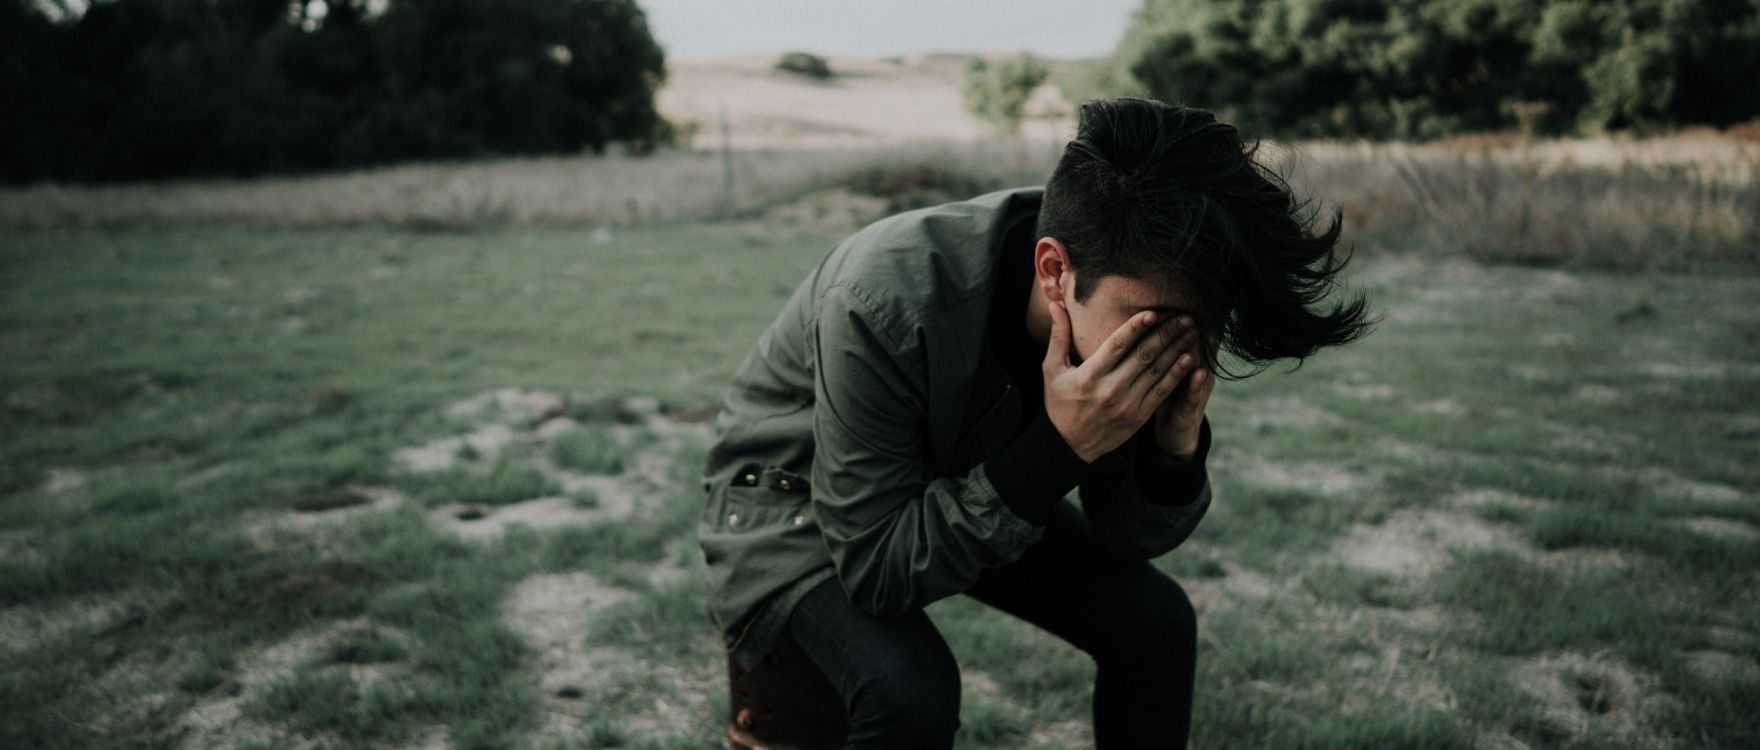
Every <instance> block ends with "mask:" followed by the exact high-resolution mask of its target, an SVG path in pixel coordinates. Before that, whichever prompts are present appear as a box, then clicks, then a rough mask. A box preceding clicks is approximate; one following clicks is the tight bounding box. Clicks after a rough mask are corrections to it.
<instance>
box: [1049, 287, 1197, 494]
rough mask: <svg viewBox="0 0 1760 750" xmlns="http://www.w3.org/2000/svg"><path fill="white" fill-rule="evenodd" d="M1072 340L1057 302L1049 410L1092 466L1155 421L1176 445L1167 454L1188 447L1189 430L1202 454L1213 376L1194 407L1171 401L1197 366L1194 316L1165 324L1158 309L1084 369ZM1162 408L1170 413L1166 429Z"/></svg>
mask: <svg viewBox="0 0 1760 750" xmlns="http://www.w3.org/2000/svg"><path fill="white" fill-rule="evenodd" d="M1070 335H1071V334H1070V323H1069V311H1068V310H1066V309H1064V306H1063V304H1062V303H1060V302H1053V303H1051V342H1050V345H1049V346H1048V347H1047V348H1046V350H1045V362H1044V365H1043V371H1044V375H1045V413H1046V415H1047V416H1048V417H1050V419H1051V424H1052V425H1053V426H1055V427H1057V432H1058V434H1060V435H1062V436H1063V439H1064V442H1066V443H1069V447H1070V449H1072V450H1074V451H1075V452H1076V455H1077V456H1080V457H1081V459H1082V460H1083V461H1087V462H1089V463H1093V461H1094V460H1095V459H1097V458H1099V457H1101V456H1103V455H1106V454H1107V453H1109V452H1111V451H1112V450H1113V449H1115V448H1117V447H1118V446H1120V445H1123V444H1124V442H1125V441H1126V440H1129V439H1130V437H1131V435H1134V434H1136V432H1137V430H1139V429H1141V428H1142V426H1143V424H1144V423H1146V422H1148V421H1149V418H1150V417H1151V416H1154V417H1156V437H1157V439H1158V440H1159V439H1162V438H1163V437H1164V436H1165V437H1166V438H1167V439H1169V440H1170V441H1173V442H1162V443H1161V445H1162V446H1163V450H1164V451H1166V450H1167V448H1168V447H1170V446H1178V447H1181V448H1183V447H1184V445H1185V443H1184V442H1180V441H1182V440H1184V438H1185V437H1186V433H1187V432H1188V431H1189V432H1190V437H1191V446H1192V448H1193V449H1194V450H1195V449H1196V447H1197V435H1198V432H1197V429H1198V428H1197V425H1198V424H1199V422H1200V420H1201V418H1202V417H1203V413H1204V410H1203V405H1204V402H1206V401H1208V399H1209V394H1210V385H1209V384H1210V381H1211V380H1213V378H1211V377H1204V378H1202V379H1201V383H1199V382H1194V384H1193V385H1194V387H1192V388H1190V389H1188V392H1189V393H1188V395H1187V396H1186V398H1185V399H1183V400H1185V401H1190V400H1191V396H1190V393H1198V394H1199V399H1198V401H1197V402H1196V405H1195V410H1194V408H1193V407H1192V406H1186V407H1180V406H1179V405H1178V404H1174V403H1173V402H1174V401H1176V399H1171V398H1169V397H1170V396H1173V395H1174V391H1175V390H1176V389H1178V388H1179V385H1180V382H1181V381H1183V380H1185V379H1186V375H1187V374H1188V373H1190V372H1191V371H1192V368H1193V367H1194V366H1195V365H1196V364H1197V360H1196V358H1194V357H1193V356H1192V354H1191V352H1189V351H1188V349H1190V348H1191V346H1192V344H1193V343H1195V342H1196V340H1197V331H1196V330H1195V329H1194V328H1193V327H1192V321H1191V319H1190V318H1188V317H1181V318H1179V319H1178V320H1175V321H1160V320H1157V318H1156V315H1155V313H1153V312H1142V313H1138V314H1136V315H1135V316H1132V317H1131V319H1130V320H1128V321H1126V322H1125V324H1124V325H1121V326H1119V327H1118V330H1116V331H1113V332H1112V335H1111V336H1108V337H1107V338H1106V341H1104V342H1102V343H1101V344H1100V347H1099V350H1098V351H1096V352H1094V356H1093V357H1092V358H1090V359H1088V360H1087V361H1085V362H1083V363H1082V364H1081V366H1080V367H1074V366H1071V365H1070V363H1069V350H1070ZM1170 404H1171V405H1170ZM1163 411H1166V412H1167V417H1166V424H1167V427H1166V430H1165V431H1163V429H1162V426H1163V425H1162V418H1161V417H1160V413H1161V412H1163ZM1192 413H1195V414H1197V417H1196V418H1192V419H1191V420H1190V425H1189V430H1188V425H1187V424H1186V422H1187V419H1186V418H1187V417H1188V416H1189V415H1190V414H1192ZM1168 455H1169V456H1170V457H1174V456H1176V455H1177V452H1176V451H1169V452H1168ZM1186 455H1187V456H1190V455H1191V454H1190V453H1187V454H1186Z"/></svg>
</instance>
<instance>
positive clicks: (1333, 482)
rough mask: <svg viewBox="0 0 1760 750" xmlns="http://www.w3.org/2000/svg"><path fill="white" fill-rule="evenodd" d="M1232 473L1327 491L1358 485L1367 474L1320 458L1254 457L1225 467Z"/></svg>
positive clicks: (1256, 480)
mask: <svg viewBox="0 0 1760 750" xmlns="http://www.w3.org/2000/svg"><path fill="white" fill-rule="evenodd" d="M1229 471H1230V473H1231V474H1232V475H1233V476H1237V477H1240V478H1241V479H1243V480H1245V481H1248V482H1252V483H1254V484H1261V485H1270V486H1274V487H1290V488H1296V489H1303V490H1309V491H1313V492H1319V493H1322V494H1327V495H1334V494H1341V493H1346V492H1352V491H1355V490H1359V489H1362V488H1363V487H1364V486H1365V485H1367V484H1369V482H1368V480H1367V478H1365V477H1363V476H1360V475H1358V474H1355V473H1352V472H1350V471H1346V470H1344V469H1341V468H1339V467H1338V466H1337V465H1335V464H1332V463H1327V462H1321V461H1304V462H1300V463H1284V462H1278V461H1266V460H1263V459H1255V460H1251V461H1249V462H1247V463H1246V464H1245V465H1242V466H1239V467H1234V468H1231V469H1229Z"/></svg>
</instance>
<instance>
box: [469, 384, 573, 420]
mask: <svg viewBox="0 0 1760 750" xmlns="http://www.w3.org/2000/svg"><path fill="white" fill-rule="evenodd" d="M563 408H564V406H563V402H562V397H561V396H558V395H556V394H554V393H549V392H547V391H537V390H527V389H522V388H497V389H495V390H491V391H487V392H484V393H479V394H477V395H475V396H471V397H469V398H465V399H460V400H458V401H454V402H452V403H451V404H449V405H447V407H446V414H447V416H451V417H456V418H458V419H465V420H470V421H473V422H485V421H495V422H500V423H502V424H512V423H524V424H530V423H532V422H535V421H538V419H539V417H540V416H553V415H556V414H561V413H562V410H563Z"/></svg>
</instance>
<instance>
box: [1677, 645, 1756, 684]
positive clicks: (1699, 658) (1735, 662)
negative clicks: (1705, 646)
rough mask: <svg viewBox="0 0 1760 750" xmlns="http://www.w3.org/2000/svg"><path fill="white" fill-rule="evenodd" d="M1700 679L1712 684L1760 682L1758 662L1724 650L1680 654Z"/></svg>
mask: <svg viewBox="0 0 1760 750" xmlns="http://www.w3.org/2000/svg"><path fill="white" fill-rule="evenodd" d="M1682 658H1683V659H1685V660H1686V663H1687V666H1688V667H1689V668H1691V669H1692V670H1693V673H1694V674H1697V675H1699V677H1700V679H1703V680H1705V681H1706V682H1710V683H1714V684H1725V683H1743V682H1760V664H1757V663H1755V662H1754V660H1753V659H1750V658H1748V657H1746V656H1740V655H1737V654H1731V653H1728V652H1724V651H1713V650H1704V651H1691V652H1688V653H1686V654H1683V655H1682Z"/></svg>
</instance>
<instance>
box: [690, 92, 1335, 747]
mask: <svg viewBox="0 0 1760 750" xmlns="http://www.w3.org/2000/svg"><path fill="white" fill-rule="evenodd" d="M1302 205H1303V204H1301V203H1299V202H1297V201H1296V200H1294V199H1293V198H1292V197H1291V195H1290V191H1289V188H1288V187H1287V186H1286V185H1285V184H1284V183H1283V182H1282V181H1281V180H1279V179H1278V178H1276V177H1275V176H1271V175H1269V174H1268V173H1267V172H1266V171H1265V170H1264V169H1263V168H1261V167H1260V166H1258V165H1257V164H1256V163H1255V162H1254V160H1253V151H1252V150H1251V149H1248V148H1246V147H1244V146H1243V144H1242V142H1241V140H1240V138H1239V135H1238V134H1237V132H1236V130H1235V129H1234V128H1233V127H1231V126H1229V125H1226V124H1224V123H1221V122H1218V121H1217V120H1216V118H1215V117H1214V116H1213V115H1211V114H1210V113H1208V112H1205V111H1202V110H1197V109H1190V108H1185V107H1178V106H1169V105H1166V104H1162V103H1160V102H1155V101H1150V100H1144V99H1115V100H1101V101H1091V102H1088V103H1086V104H1084V105H1083V106H1082V108H1081V114H1080V121H1079V124H1078V133H1077V137H1076V139H1075V140H1074V141H1072V142H1071V143H1070V144H1069V145H1068V147H1067V149H1066V150H1065V152H1064V155H1063V158H1062V159H1061V160H1060V161H1059V163H1058V165H1057V168H1056V170H1055V172H1054V173H1053V174H1052V176H1051V179H1050V180H1049V181H1048V183H1047V184H1046V186H1045V187H1044V188H1043V190H1040V189H1037V188H1028V189H1018V190H1008V191H1002V192H997V193H991V194H989V195H984V196H980V197H977V198H974V199H972V200H969V201H964V202H959V203H952V204H947V205H942V206H937V207H934V208H928V209H922V210H918V211H911V212H907V213H904V214H900V215H897V216H893V217H890V218H887V219H883V220H881V221H879V222H877V223H875V224H872V225H870V226H868V227H866V228H864V229H862V230H861V231H859V232H857V233H856V234H855V235H853V236H851V237H850V238H849V239H847V240H845V241H844V242H842V243H841V244H839V245H838V246H837V247H836V248H835V249H834V250H832V252H831V253H830V254H829V255H828V256H827V257H826V258H825V259H824V261H823V262H821V263H820V265H819V267H818V268H817V269H816V270H814V271H813V273H812V274H811V275H809V276H808V277H807V279H806V280H805V282H803V283H802V284H801V285H800V287H799V288H798V289H797V290H796V291H795V293H794V296H793V297H792V298H791V299H790V300H789V301H788V303H787V305H786V306H785V307H784V308H783V311H782V313H781V315H780V316H779V317H778V318H777V320H776V322H775V323H774V324H772V325H771V327H770V328H769V330H767V331H765V332H764V334H763V335H762V337H761V338H759V340H758V345H757V349H756V351H754V352H753V353H752V355H751V356H750V357H748V358H747V359H746V361H745V362H744V363H743V364H742V365H741V366H740V367H739V370H738V371H737V373H736V374H735V375H734V380H733V387H732V390H731V393H730V394H729V395H728V397H727V400H726V403H725V408H724V410H723V413H722V414H721V416H720V418H719V421H718V422H717V425H716V426H717V433H718V439H717V442H716V444H715V446H714V448H713V449H712V450H711V452H710V455H709V460H708V467H707V471H706V474H705V480H706V482H705V486H706V487H707V489H708V493H709V495H708V501H707V507H706V509H705V512H704V516H703V519H702V524H701V526H700V527H699V530H698V532H699V539H700V541H701V544H702V547H703V551H704V554H705V558H706V559H707V562H708V569H709V574H710V575H709V579H710V580H709V583H710V591H709V612H710V615H711V616H712V618H713V619H714V620H715V622H716V624H717V625H718V626H719V627H720V628H721V630H722V632H723V633H724V635H725V642H726V645H727V647H728V649H729V651H730V653H731V654H732V655H733V657H734V658H735V659H736V660H738V661H739V662H740V663H742V664H749V663H752V662H753V661H754V660H756V659H757V658H759V657H761V656H762V655H763V654H765V653H768V652H770V651H771V650H772V649H774V648H776V646H777V644H779V643H782V642H783V640H782V639H793V640H794V641H796V642H798V643H799V645H800V646H801V648H802V649H803V650H804V651H805V652H806V654H807V655H808V656H809V657H810V658H811V659H812V661H813V662H814V663H815V664H816V665H817V666H818V667H819V669H820V670H821V671H822V672H823V673H824V674H825V675H826V676H827V677H828V678H829V679H830V681H831V683H832V684H833V685H834V686H835V687H836V689H837V691H838V692H839V693H840V694H841V696H842V697H843V700H844V702H845V705H846V707H847V708H848V715H849V724H850V738H849V739H850V743H851V746H852V747H853V748H858V749H860V748H874V747H899V748H907V747H908V748H933V747H949V746H951V744H952V741H953V733H954V730H955V729H956V728H957V727H958V724H959V670H958V667H957V666H956V665H955V663H954V659H953V656H952V654H951V653H950V652H949V650H948V647H947V645H946V643H945V642H944V641H943V640H942V639H941V636H940V635H939V633H938V632H937V631H936V629H935V626H934V624H933V623H932V622H931V621H930V620H929V618H928V617H927V616H926V615H924V613H923V607H924V605H927V604H929V603H930V602H934V601H936V600H938V599H941V598H943V597H947V596H950V595H953V594H961V593H963V594H966V595H969V596H972V597H974V598H976V599H978V600H979V601H982V602H984V603H986V604H988V605H991V606H994V607H997V608H998V609H1001V610H1003V611H1006V612H1009V613H1010V614H1013V615H1015V616H1018V617H1021V618H1023V619H1025V620H1027V621H1029V622H1032V623H1034V624H1036V625H1038V626H1040V627H1042V628H1044V629H1046V630H1048V631H1050V632H1051V633H1053V634H1055V635H1057V636H1059V637H1061V638H1063V639H1064V640H1066V641H1068V642H1070V643H1071V644H1073V645H1074V646H1075V647H1077V648H1079V649H1081V650H1083V651H1085V652H1087V653H1088V654H1090V655H1092V656H1093V658H1094V659H1095V661H1096V664H1097V673H1096V678H1095V686H1094V695H1093V710H1094V732H1095V737H1096V740H1097V744H1098V746H1099V747H1101V748H1103V749H1104V750H1111V749H1112V748H1125V747H1157V748H1168V747H1184V746H1185V741H1186V740H1185V738H1186V735H1187V732H1188V728H1189V723H1190V715H1191V700H1192V675H1193V659H1194V655H1195V650H1196V623H1195V617H1194V614H1193V612H1192V607H1191V604H1190V603H1189V602H1188V601H1187V599H1186V596H1185V593H1184V592H1183V591H1182V590H1181V589H1180V587H1179V585H1178V584H1177V583H1175V582H1174V581H1173V580H1172V579H1171V578H1169V577H1168V576H1167V575H1165V574H1163V573H1162V572H1160V570H1159V569H1157V568H1156V567H1155V566H1154V565H1152V564H1151V563H1150V562H1149V561H1150V560H1152V559H1153V558H1155V557H1158V556H1160V555H1162V554H1164V553H1166V552H1168V551H1169V550H1171V549H1173V548H1174V547H1176V546H1178V545H1179V544H1180V542H1181V541H1183V540H1184V539H1185V538H1186V537H1187V536H1188V535H1189V534H1190V533H1191V532H1192V529H1193V528H1194V527H1195V526H1196V525H1197V523H1198V520H1199V519H1200V518H1202V517H1203V515H1204V512H1205V510H1206V508H1208V506H1209V502H1210V491H1209V484H1208V480H1207V476H1206V473H1205V470H1204V458H1205V455H1206V453H1207V452H1208V449H1209V442H1210V431H1209V425H1208V422H1207V421H1206V420H1205V419H1204V408H1205V405H1206V404H1207V403H1208V400H1209V397H1210V393H1211V390H1212V388H1213V387H1214V385H1215V383H1216V379H1217V360H1216V357H1217V354H1218V349H1219V348H1220V349H1222V350H1226V351H1227V352H1229V353H1230V354H1232V355H1234V356H1235V357H1236V358H1237V359H1239V360H1241V361H1243V362H1245V363H1247V364H1249V365H1250V366H1257V367H1260V368H1262V367H1263V366H1265V365H1267V364H1269V363H1270V362H1272V361H1274V360H1277V359H1282V358H1297V359H1299V358H1303V357H1306V356H1308V355H1310V354H1313V353H1314V352H1315V351H1317V350H1318V349H1320V348H1322V347H1325V346H1329V345H1334V344H1341V343H1345V342H1348V341H1350V340H1353V339H1355V338H1356V337H1357V336H1359V335H1361V334H1362V333H1363V332H1364V331H1365V326H1366V323H1365V321H1364V308H1363V303H1362V301H1361V300H1360V299H1358V300H1354V301H1351V302H1349V303H1347V304H1343V305H1339V306H1336V307H1334V308H1333V309H1331V310H1329V311H1321V310H1318V309H1316V308H1317V306H1318V305H1319V303H1320V302H1321V301H1322V298H1323V297H1324V296H1325V295H1326V294H1327V293H1328V292H1329V291H1330V290H1331V288H1332V284H1333V279H1334V277H1335V276H1336V275H1337V273H1338V272H1339V271H1340V269H1341V268H1342V266H1343V264H1344V260H1343V259H1342V258H1339V257H1337V256H1335V254H1334V252H1333V247H1334V245H1335V244H1336V242H1337V239H1338V232H1339V226H1338V220H1337V218H1336V217H1335V218H1334V220H1333V222H1332V224H1331V226H1330V227H1329V228H1328V229H1327V230H1326V231H1324V232H1321V233H1319V234H1315V233H1314V232H1313V231H1312V230H1311V227H1310V226H1309V224H1308V222H1307V221H1306V220H1304V219H1303V217H1302V216H1301V215H1300V211H1301V207H1302ZM1078 488H1079V491H1080V499H1081V505H1080V507H1079V508H1078V507H1077V506H1076V505H1075V504H1073V503H1071V502H1069V501H1066V500H1064V496H1065V495H1066V494H1067V493H1069V491H1070V490H1072V489H1078Z"/></svg>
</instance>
